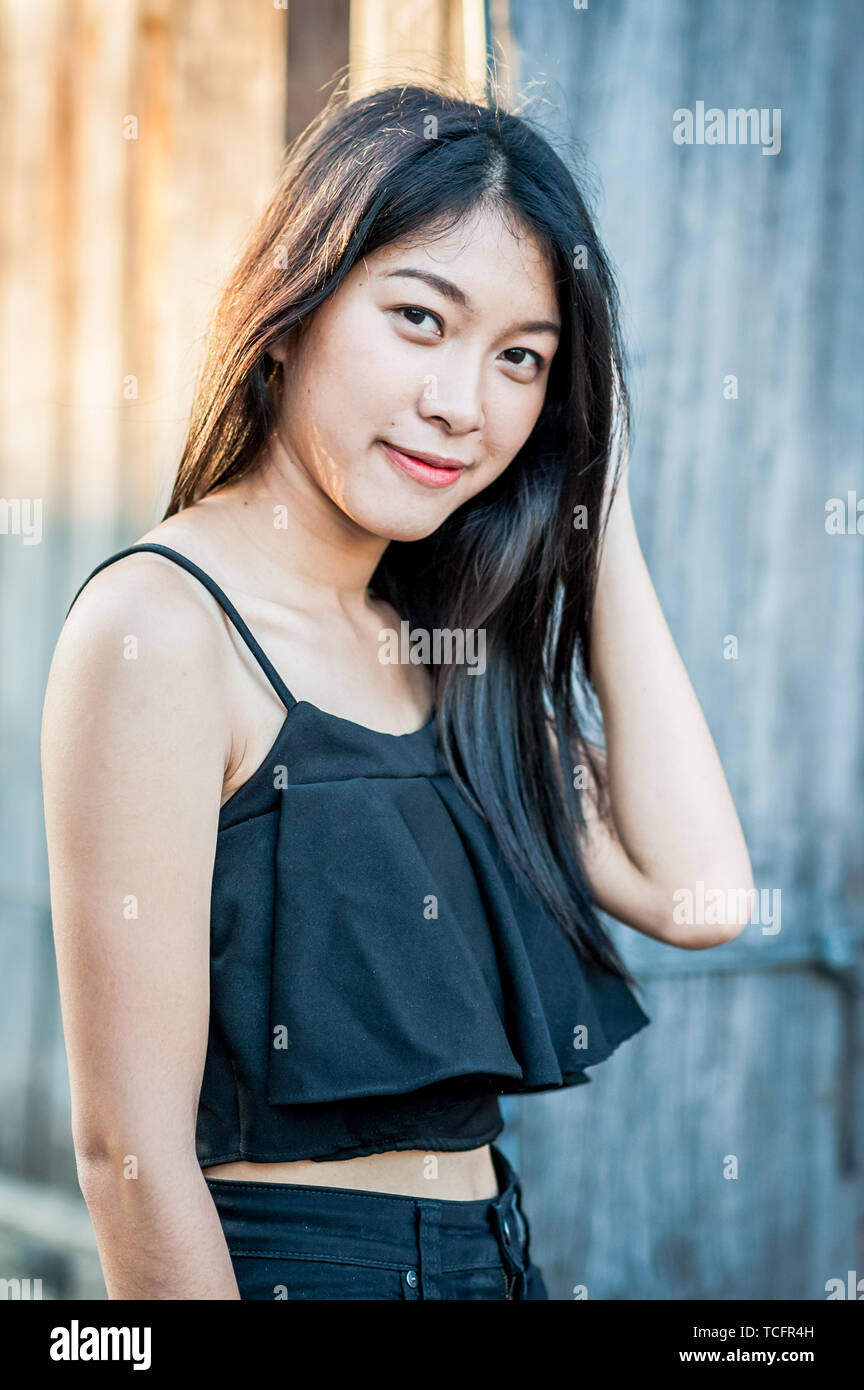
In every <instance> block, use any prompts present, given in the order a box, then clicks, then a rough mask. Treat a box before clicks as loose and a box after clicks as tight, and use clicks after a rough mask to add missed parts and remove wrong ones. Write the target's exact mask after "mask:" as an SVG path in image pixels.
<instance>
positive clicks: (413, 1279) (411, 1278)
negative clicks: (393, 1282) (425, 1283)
mask: <svg viewBox="0 0 864 1390" xmlns="http://www.w3.org/2000/svg"><path fill="white" fill-rule="evenodd" d="M405 1278H406V1279H407V1280H408V1283H409V1284H410V1285H411V1288H412V1289H413V1288H416V1286H417V1271H416V1269H409V1271H408V1273H407V1274H406V1275H405Z"/></svg>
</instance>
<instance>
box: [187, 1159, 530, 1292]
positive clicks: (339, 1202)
mask: <svg viewBox="0 0 864 1390" xmlns="http://www.w3.org/2000/svg"><path fill="white" fill-rule="evenodd" d="M490 1150H491V1155H492V1162H493V1166H494V1168H495V1172H496V1174H497V1176H498V1188H499V1191H498V1195H497V1196H496V1197H489V1198H479V1199H477V1200H472V1201H458V1200H457V1201H451V1200H448V1199H446V1198H440V1197H438V1198H436V1197H410V1196H402V1195H400V1194H397V1193H389V1192H367V1191H365V1190H358V1189H355V1188H344V1187H323V1186H322V1187H317V1186H312V1185H305V1184H302V1183H268V1182H262V1183H256V1182H245V1181H233V1180H230V1179H229V1180H226V1179H222V1178H206V1177H205V1182H206V1183H207V1187H208V1189H209V1191H210V1193H211V1196H212V1197H213V1200H214V1202H215V1204H216V1207H217V1210H218V1212H219V1217H220V1221H221V1223H222V1227H223V1231H224V1233H225V1237H226V1240H227V1243H228V1248H229V1251H231V1253H232V1255H235V1254H240V1253H244V1254H247V1255H254V1254H261V1255H273V1256H283V1257H285V1258H297V1259H315V1258H328V1257H332V1255H333V1252H337V1251H338V1252H341V1251H343V1250H353V1251H359V1252H362V1259H363V1260H364V1261H366V1262H368V1263H372V1264H383V1265H389V1266H392V1267H393V1268H403V1267H405V1266H406V1262H407V1265H408V1266H409V1267H411V1268H412V1269H413V1267H414V1266H415V1265H416V1264H417V1263H421V1264H422V1267H423V1276H424V1282H423V1294H422V1296H423V1297H424V1298H429V1297H432V1298H434V1297H435V1291H434V1290H435V1277H434V1276H435V1274H436V1272H438V1271H444V1270H449V1269H458V1268H461V1267H466V1268H467V1267H469V1266H470V1265H471V1264H472V1262H483V1261H484V1260H485V1259H487V1258H488V1260H489V1262H490V1263H493V1262H495V1261H498V1262H502V1263H503V1264H504V1267H505V1269H506V1271H507V1273H508V1274H509V1276H510V1282H511V1293H510V1297H512V1298H520V1297H523V1296H524V1290H525V1270H526V1269H527V1267H528V1264H529V1248H528V1247H529V1229H528V1223H527V1221H526V1219H525V1215H524V1213H523V1211H522V1185H521V1182H520V1180H519V1177H518V1174H517V1173H516V1171H515V1170H514V1168H513V1167H512V1165H511V1163H510V1162H509V1160H508V1159H507V1157H506V1155H505V1154H504V1153H503V1151H502V1150H501V1149H499V1148H498V1147H497V1145H495V1144H492V1145H490ZM490 1235H491V1236H493V1237H494V1242H492V1241H490V1240H489V1236H490ZM496 1244H497V1250H496ZM358 1257H359V1256H358ZM418 1296H419V1291H418Z"/></svg>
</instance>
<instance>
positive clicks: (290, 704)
mask: <svg viewBox="0 0 864 1390" xmlns="http://www.w3.org/2000/svg"><path fill="white" fill-rule="evenodd" d="M141 550H153V551H155V552H156V554H157V555H164V556H165V557H166V558H167V559H169V560H174V561H175V563H176V564H178V565H181V566H182V567H183V569H185V570H188V571H189V573H190V574H194V576H195V578H196V579H199V580H200V581H201V583H202V584H203V585H204V587H205V589H209V591H210V593H211V594H212V595H213V597H214V598H215V599H216V602H217V603H218V604H219V605H220V606H221V607H222V608H223V609H224V610H225V612H226V613H227V614H228V617H229V618H230V619H231V621H232V623H233V624H234V626H235V627H236V629H237V631H238V632H239V633H240V636H241V637H242V638H243V641H244V642H245V643H246V645H247V647H248V648H249V650H250V651H251V652H252V655H253V656H254V657H255V659H256V661H257V662H258V664H259V666H260V667H261V669H262V670H263V672H264V674H265V675H266V676H267V679H268V680H269V681H270V684H271V685H272V686H273V689H274V690H275V691H276V694H277V695H278V696H279V699H280V700H281V701H282V703H283V705H284V706H285V708H286V709H287V710H291V709H293V708H294V706H295V705H296V704H297V700H296V699H295V697H294V696H293V695H292V694H291V691H290V690H289V689H288V687H287V685H286V684H285V682H284V681H283V679H282V677H281V676H280V675H279V672H278V671H277V670H276V667H275V666H274V665H273V663H272V661H271V660H270V658H269V656H267V654H266V652H265V651H264V650H263V648H262V647H261V645H260V643H259V642H258V641H257V639H256V638H255V637H253V635H252V633H251V632H250V630H249V628H248V627H247V625H246V623H245V622H244V621H243V619H242V618H241V617H240V614H239V613H238V612H237V609H236V608H235V607H234V605H233V603H232V602H231V600H230V599H229V598H228V596H227V594H225V593H223V591H222V590H221V589H220V588H219V585H218V584H217V583H216V581H215V579H211V577H210V575H209V574H207V573H206V572H205V571H204V570H202V569H201V568H200V566H198V565H196V564H195V562H194V560H189V559H187V557H186V556H185V555H181V554H180V551H179V550H172V549H171V548H170V546H167V545H157V544H156V543H155V542H152V541H144V542H142V544H140V545H129V546H127V547H126V549H125V550H118V551H117V554H116V555H109V557H108V559H107V560H103V561H102V563H101V564H99V565H97V566H96V568H95V569H94V570H92V571H91V572H90V574H88V576H87V578H86V579H85V580H84V583H83V584H82V585H81V588H79V590H78V593H76V595H75V598H73V600H72V602H71V603H70V605H69V607H68V608H67V609H66V617H67V618H68V617H69V614H70V613H71V611H72V608H73V606H74V604H75V600H76V599H77V598H78V594H80V593H81V589H83V588H84V587H85V586H86V585H87V584H89V582H90V580H91V579H92V578H93V576H94V575H96V574H98V573H99V571H100V570H103V569H104V568H105V566H106V565H111V564H113V563H114V561H115V560H122V559H123V556H124V555H132V554H134V553H136V552H137V551H141Z"/></svg>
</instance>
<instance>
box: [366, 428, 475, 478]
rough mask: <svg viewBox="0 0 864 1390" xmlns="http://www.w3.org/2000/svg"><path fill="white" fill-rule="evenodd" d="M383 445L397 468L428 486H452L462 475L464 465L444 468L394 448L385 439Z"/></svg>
mask: <svg viewBox="0 0 864 1390" xmlns="http://www.w3.org/2000/svg"><path fill="white" fill-rule="evenodd" d="M381 447H382V449H383V450H384V452H385V454H386V455H387V457H388V458H389V459H390V460H391V462H392V463H394V464H395V465H396V467H397V468H399V469H401V471H402V472H403V473H407V474H408V476H409V477H411V478H416V479H417V482H418V483H425V484H426V486H427V487H452V486H453V484H454V483H455V482H458V480H459V479H460V478H461V477H462V471H463V467H464V465H460V466H459V467H458V468H456V467H454V468H444V467H441V466H438V465H437V464H432V463H425V462H424V461H423V459H418V458H415V457H414V455H413V454H403V453H402V450H401V449H394V447H393V445H392V444H385V442H384V440H383V439H382V441H381Z"/></svg>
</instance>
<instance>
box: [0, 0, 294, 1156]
mask: <svg viewBox="0 0 864 1390" xmlns="http://www.w3.org/2000/svg"><path fill="white" fill-rule="evenodd" d="M285 28H286V14H285V11H284V10H279V9H277V8H275V7H274V6H273V5H269V4H263V5H238V4H235V3H232V0H206V3H205V0H184V3H180V4H177V3H170V0H75V3H73V4H67V3H60V0H40V3H39V4H38V5H22V4H19V3H14V0H0V54H2V56H0V84H2V96H3V99H2V102H0V157H2V163H3V170H4V183H5V189H6V196H5V197H4V198H3V199H2V201H0V219H2V223H0V225H2V245H3V250H4V258H3V264H2V268H0V368H2V369H0V390H2V393H3V397H2V410H0V498H2V499H5V502H6V503H7V507H6V508H2V509H0V991H2V1006H0V1167H5V1168H7V1169H10V1170H12V1171H17V1172H19V1173H25V1174H27V1175H28V1176H31V1177H44V1178H55V1177H56V1178H62V1179H64V1180H66V1181H68V1182H74V1160H73V1156H72V1151H71V1143H70V1136H69V1099H68V1080H67V1075H66V1062H65V1055H64V1051H63V1044H62V1036H61V1033H60V1020H59V1013H58V1000H57V980H56V967H55V964H54V958H53V943H52V939H51V924H50V913H49V903H48V884H47V865H46V859H45V845H44V822H43V816H42V800H41V780H40V770H39V728H40V721H41V706H42V697H43V694H44V688H45V680H46V678H47V673H48V663H49V660H50V655H51V652H52V650H53V647H54V643H55V641H56V637H57V633H58V631H59V629H60V627H61V625H62V622H63V618H64V616H65V612H66V608H67V606H68V604H69V601H70V599H71V597H72V595H73V593H74V592H75V589H76V588H77V587H78V585H79V584H80V583H81V581H82V580H83V579H84V577H85V576H86V574H88V573H89V571H90V570H91V569H92V568H93V567H94V565H96V564H97V563H98V561H99V560H100V559H103V558H104V557H105V556H106V555H108V554H110V553H111V551H112V550H115V549H119V548H120V547H121V546H122V545H126V544H128V543H129V541H130V540H131V539H133V538H134V537H135V536H136V535H140V534H141V532H142V531H144V530H146V529H147V528H148V527H150V526H152V525H153V523H154V521H155V520H157V519H158V517H159V516H160V515H161V511H162V509H163V508H164V504H165V500H166V498H167V495H168V492H169V490H170V482H171V479H172V477H173V473H174V470H175V468H176V464H177V460H178V458H179V450H180V446H181V443H182V438H183V434H184V427H185V421H186V417H187V414H188V409H189V404H190V400H191V392H192V383H193V379H194V375H195V371H196V369H197V365H198V358H199V350H200V345H201V335H202V334H203V331H204V327H205V325H206V321H207V317H208V314H209V312H210V309H211V307H212V305H213V303H214V301H215V296H216V293H217V290H218V287H219V283H220V281H221V279H222V276H223V275H224V273H225V271H226V270H227V268H228V265H229V264H230V261H231V258H232V256H233V254H234V251H235V249H236V248H237V247H238V246H239V245H240V243H241V242H242V240H243V237H244V235H245V231H246V228H247V226H248V225H249V223H250V222H251V220H252V218H253V217H254V214H255V212H256V211H257V208H258V206H259V205H260V204H262V203H263V202H264V201H265V200H266V197H267V195H268V192H269V189H270V185H271V181H272V179H273V177H274V175H275V173H276V169H277V166H278V161H279V156H280V154H281V151H282V147H283V140H284V135H285V121H286V90H285V68H286V46H285ZM37 504H38V506H37ZM10 505H11V510H10V509H9V507H10ZM40 509H41V531H39V532H38V533H37V529H36V528H35V527H34V526H32V525H29V527H28V526H27V519H28V518H31V519H32V520H35V518H36V517H37V516H38V515H39V514H40ZM7 514H8V516H9V517H10V518H11V519H10V520H9V521H7V522H6V523H5V525H4V521H3V518H4V516H6V515H7ZM16 516H17V518H18V520H16ZM21 518H23V521H22V520H21ZM26 530H29V534H26V533H25V531H26ZM31 539H35V543H32V544H31V543H30V540H31Z"/></svg>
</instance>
